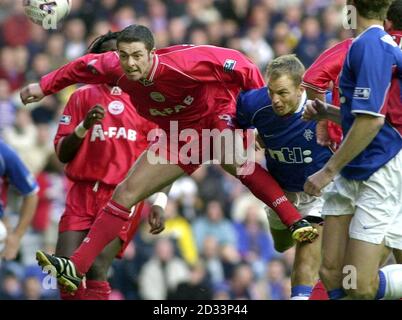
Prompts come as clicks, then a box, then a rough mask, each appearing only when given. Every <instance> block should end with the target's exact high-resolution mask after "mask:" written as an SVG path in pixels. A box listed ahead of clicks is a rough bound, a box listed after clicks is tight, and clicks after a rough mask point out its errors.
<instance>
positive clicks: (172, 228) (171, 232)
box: [163, 200, 198, 266]
mask: <svg viewBox="0 0 402 320" xmlns="http://www.w3.org/2000/svg"><path fill="white" fill-rule="evenodd" d="M165 217H166V222H165V230H164V233H163V234H164V235H165V236H169V237H170V238H171V239H174V240H175V241H176V243H177V247H178V249H179V253H180V256H181V257H182V258H183V259H184V260H185V261H186V262H187V263H188V264H189V265H190V266H193V265H195V263H196V262H197V261H198V252H197V246H196V244H195V240H194V235H193V230H192V229H191V224H190V223H189V222H188V221H187V220H186V219H185V218H183V217H182V216H180V215H179V213H178V208H177V203H176V202H175V201H172V200H169V201H168V204H167V206H166V209H165Z"/></svg>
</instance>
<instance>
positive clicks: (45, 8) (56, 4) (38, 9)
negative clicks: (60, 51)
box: [23, 0, 72, 29]
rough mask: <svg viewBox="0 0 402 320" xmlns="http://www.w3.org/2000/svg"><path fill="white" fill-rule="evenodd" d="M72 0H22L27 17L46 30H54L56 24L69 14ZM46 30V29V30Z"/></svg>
mask: <svg viewBox="0 0 402 320" xmlns="http://www.w3.org/2000/svg"><path fill="white" fill-rule="evenodd" d="M71 2H72V0H24V3H23V4H24V9H25V14H26V15H27V17H28V18H29V19H30V20H31V21H32V22H34V23H36V24H39V25H41V26H43V27H45V28H46V26H48V27H53V28H54V29H55V28H56V24H57V22H59V21H60V20H61V19H63V18H64V17H65V16H67V15H68V14H69V13H70V9H71ZM46 29H48V28H46Z"/></svg>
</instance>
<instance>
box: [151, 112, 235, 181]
mask: <svg viewBox="0 0 402 320" xmlns="http://www.w3.org/2000/svg"><path fill="white" fill-rule="evenodd" d="M237 128H238V126H237V125H236V122H235V113H234V111H233V110H231V109H230V108H228V109H226V110H222V111H221V112H217V113H213V114H208V115H205V116H203V117H202V118H201V119H200V120H199V121H198V122H196V123H192V124H191V127H190V126H188V127H185V126H184V127H183V126H180V127H179V128H172V126H171V127H170V128H169V129H170V130H169V131H167V130H166V135H167V136H166V137H159V138H158V139H156V141H155V142H154V143H152V144H151V145H150V147H149V149H150V150H152V151H154V152H156V154H157V155H159V156H160V157H162V158H165V159H166V160H168V161H169V162H170V163H173V164H177V165H178V166H179V167H180V168H182V169H183V171H185V172H186V173H187V174H188V175H191V174H192V173H193V172H194V171H195V170H197V169H198V168H199V167H200V166H201V165H202V163H203V162H206V161H208V160H213V154H214V153H213V151H214V150H213V139H212V138H208V136H206V137H207V140H205V130H213V129H217V130H218V131H223V130H225V129H227V130H231V131H233V130H235V129H237ZM203 130H204V136H203ZM206 141H207V142H208V143H206Z"/></svg>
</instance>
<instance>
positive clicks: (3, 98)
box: [0, 79, 16, 136]
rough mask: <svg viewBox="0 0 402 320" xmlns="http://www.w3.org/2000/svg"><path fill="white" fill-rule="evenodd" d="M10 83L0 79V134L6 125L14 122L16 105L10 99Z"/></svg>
mask: <svg viewBox="0 0 402 320" xmlns="http://www.w3.org/2000/svg"><path fill="white" fill-rule="evenodd" d="M10 94H11V89H10V84H9V83H8V81H7V80H6V79H0V136H2V134H3V130H4V128H6V127H9V126H12V125H13V124H14V119H15V113H16V105H15V104H14V102H13V101H12V100H11V99H10Z"/></svg>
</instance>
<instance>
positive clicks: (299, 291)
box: [290, 285, 313, 297]
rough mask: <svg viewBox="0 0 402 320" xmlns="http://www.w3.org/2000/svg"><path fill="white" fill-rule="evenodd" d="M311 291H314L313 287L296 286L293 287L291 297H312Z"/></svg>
mask: <svg viewBox="0 0 402 320" xmlns="http://www.w3.org/2000/svg"><path fill="white" fill-rule="evenodd" d="M311 291H313V287H312V286H302V285H298V286H294V287H292V293H291V295H290V296H291V297H310V295H311Z"/></svg>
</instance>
